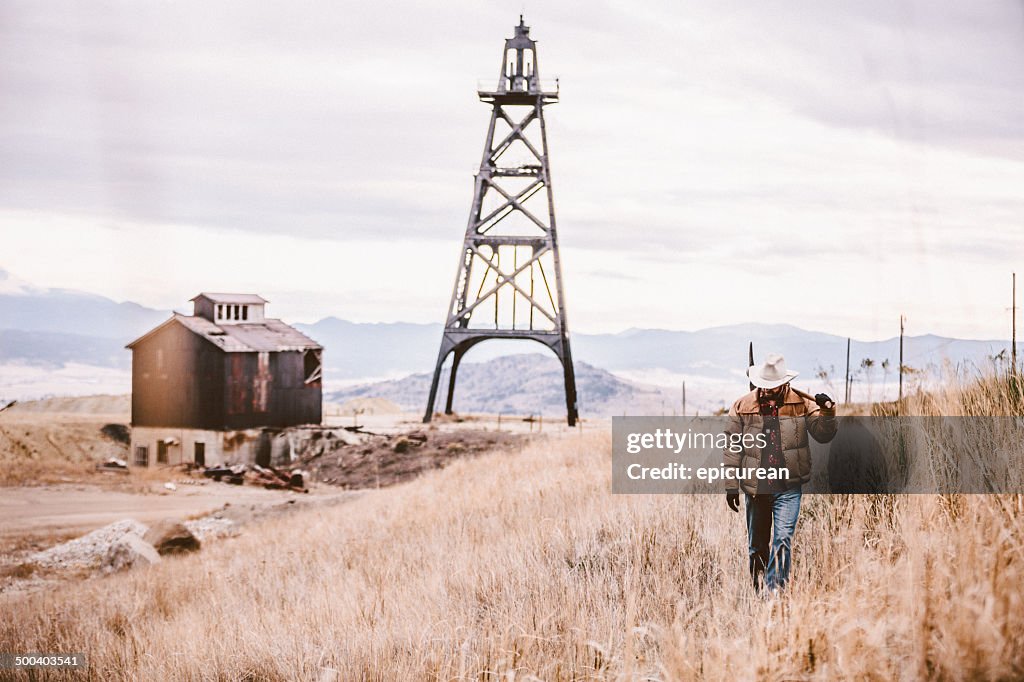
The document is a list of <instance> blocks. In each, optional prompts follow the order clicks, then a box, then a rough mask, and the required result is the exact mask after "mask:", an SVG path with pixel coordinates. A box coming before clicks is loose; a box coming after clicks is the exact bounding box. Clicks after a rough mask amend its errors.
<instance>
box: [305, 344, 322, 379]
mask: <svg viewBox="0 0 1024 682" xmlns="http://www.w3.org/2000/svg"><path fill="white" fill-rule="evenodd" d="M302 371H303V381H304V382H305V384H306V385H307V386H309V385H319V383H320V378H321V377H322V376H323V373H324V371H323V355H322V352H321V351H319V350H313V349H310V350H307V351H305V352H304V353H303V354H302Z"/></svg>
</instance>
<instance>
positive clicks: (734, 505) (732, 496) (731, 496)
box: [725, 490, 740, 512]
mask: <svg viewBox="0 0 1024 682" xmlns="http://www.w3.org/2000/svg"><path fill="white" fill-rule="evenodd" d="M725 503H726V504H728V505H729V509H732V510H733V511H734V512H739V510H740V494H739V493H738V492H733V491H732V490H730V491H729V492H727V493H726V494H725Z"/></svg>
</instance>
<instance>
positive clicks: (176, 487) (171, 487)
mask: <svg viewBox="0 0 1024 682" xmlns="http://www.w3.org/2000/svg"><path fill="white" fill-rule="evenodd" d="M164 487H165V488H167V489H168V490H177V489H178V486H176V485H174V484H173V483H171V482H170V481H168V482H167V483H164Z"/></svg>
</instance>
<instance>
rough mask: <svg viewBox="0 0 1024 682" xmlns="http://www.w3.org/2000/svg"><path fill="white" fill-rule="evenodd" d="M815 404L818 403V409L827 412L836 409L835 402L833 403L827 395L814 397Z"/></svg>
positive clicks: (820, 394) (822, 394)
mask: <svg viewBox="0 0 1024 682" xmlns="http://www.w3.org/2000/svg"><path fill="white" fill-rule="evenodd" d="M814 402H816V403H818V407H820V408H821V409H822V410H823V411H825V412H832V411H833V410H835V409H836V404H835V401H833V400H832V398H829V397H828V394H826V393H819V394H818V395H816V396H814Z"/></svg>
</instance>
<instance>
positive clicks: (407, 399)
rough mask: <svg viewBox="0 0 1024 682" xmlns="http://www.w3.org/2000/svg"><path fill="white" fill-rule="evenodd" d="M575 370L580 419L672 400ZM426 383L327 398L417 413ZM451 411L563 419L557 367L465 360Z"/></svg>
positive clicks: (412, 381)
mask: <svg viewBox="0 0 1024 682" xmlns="http://www.w3.org/2000/svg"><path fill="white" fill-rule="evenodd" d="M575 368H576V386H577V392H578V393H579V401H578V404H579V407H580V411H581V413H582V414H584V415H589V416H595V417H598V416H600V417H607V416H612V415H615V414H623V413H626V412H628V413H630V414H639V413H647V414H660V413H661V410H662V409H663V407H664V405H665V404H666V401H669V400H674V398H670V397H669V396H668V394H667V393H666V392H665V391H664V390H662V389H659V388H656V387H652V386H640V385H637V384H634V383H632V382H628V381H623V380H622V379H619V378H618V377H616V376H615V375H613V374H611V373H610V372H606V371H605V370H603V369H598V368H597V367H593V366H591V365H588V364H587V363H585V362H577V363H575ZM442 378H443V379H444V381H443V384H444V386H442V388H441V389H440V390H439V391H438V393H439V399H438V404H437V409H438V411H441V410H443V409H444V396H445V391H446V390H447V374H445V376H444V377H442ZM430 380H431V375H430V374H429V373H420V374H413V375H411V376H407V377H405V378H403V379H396V380H390V381H382V382H377V383H372V384H364V385H361V386H353V387H349V388H345V389H341V390H337V391H332V392H330V393H329V394H328V395H327V396H326V399H328V400H330V401H331V402H337V403H341V402H345V401H348V400H353V399H357V398H369V397H374V398H383V399H385V400H388V401H391V402H393V403H395V404H397V405H399V406H400V407H402V408H403V409H405V410H410V411H419V410H422V409H423V408H424V406H425V405H426V404H427V394H428V392H429V390H430ZM669 404H670V405H674V404H675V403H674V402H670V403H669ZM452 407H453V409H454V410H455V411H456V412H459V411H462V412H473V413H477V412H485V413H491V414H497V413H502V414H516V415H529V414H545V415H561V416H564V415H565V393H564V385H563V379H562V365H561V364H560V363H559V362H558V360H557V359H555V357H554V356H553V355H542V354H540V353H530V354H526V355H508V356H504V357H499V358H495V359H493V360H488V361H487V362H482V363H470V362H464V363H463V364H462V365H460V367H459V377H458V384H457V386H456V389H455V400H454V403H453V406H452ZM669 409H671V407H670V408H669Z"/></svg>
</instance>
